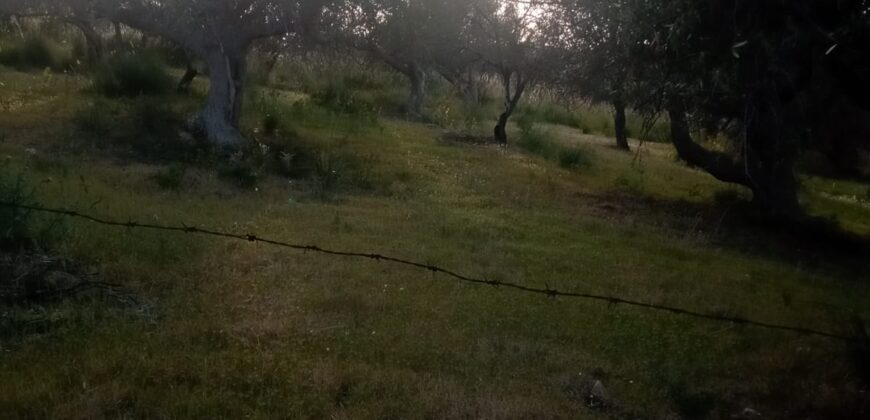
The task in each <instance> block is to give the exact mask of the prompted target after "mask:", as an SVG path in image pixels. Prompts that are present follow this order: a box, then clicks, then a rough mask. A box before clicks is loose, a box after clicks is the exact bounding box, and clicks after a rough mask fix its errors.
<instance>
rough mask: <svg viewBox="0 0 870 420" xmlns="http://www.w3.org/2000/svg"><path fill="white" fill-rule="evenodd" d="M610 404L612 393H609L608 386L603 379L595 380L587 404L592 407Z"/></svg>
mask: <svg viewBox="0 0 870 420" xmlns="http://www.w3.org/2000/svg"><path fill="white" fill-rule="evenodd" d="M609 404H610V395H609V394H608V393H607V388H605V387H604V384H602V383H601V381H595V383H594V384H592V389H591V390H589V398H587V399H586V405H588V406H589V407H590V408H602V407H607V406H608V405H609Z"/></svg>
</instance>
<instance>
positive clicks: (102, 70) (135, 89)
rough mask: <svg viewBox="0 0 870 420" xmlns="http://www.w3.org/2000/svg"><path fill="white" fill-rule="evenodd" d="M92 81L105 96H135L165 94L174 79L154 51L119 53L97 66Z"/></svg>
mask: <svg viewBox="0 0 870 420" xmlns="http://www.w3.org/2000/svg"><path fill="white" fill-rule="evenodd" d="M93 83H94V88H95V89H96V90H97V92H100V93H102V94H104V95H107V96H138V95H163V94H167V93H169V92H170V91H172V84H173V80H172V77H171V76H170V75H169V73H167V71H166V67H165V65H164V64H163V62H162V61H160V59H159V58H157V57H156V56H155V55H153V54H122V55H118V56H114V57H112V58H111V59H109V61H108V62H106V63H105V64H103V65H102V66H100V67H99V68H98V69H97V70H96V71H95V72H94V76H93Z"/></svg>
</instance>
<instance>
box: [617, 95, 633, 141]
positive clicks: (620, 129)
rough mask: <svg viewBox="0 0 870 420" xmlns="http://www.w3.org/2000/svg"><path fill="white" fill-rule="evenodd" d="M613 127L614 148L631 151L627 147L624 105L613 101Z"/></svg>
mask: <svg viewBox="0 0 870 420" xmlns="http://www.w3.org/2000/svg"><path fill="white" fill-rule="evenodd" d="M613 108H614V111H615V112H614V116H613V127H614V131H615V133H616V147H617V148H619V149H622V150H625V151H629V150H631V147H630V146H629V145H628V129H627V128H626V118H625V103H624V102H622V101H619V100H617V101H614V103H613Z"/></svg>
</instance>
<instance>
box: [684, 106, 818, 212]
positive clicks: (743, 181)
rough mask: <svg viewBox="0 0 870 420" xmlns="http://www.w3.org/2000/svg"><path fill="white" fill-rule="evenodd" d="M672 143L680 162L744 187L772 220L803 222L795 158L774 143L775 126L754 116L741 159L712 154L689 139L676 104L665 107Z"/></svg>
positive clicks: (686, 124) (685, 125) (786, 149)
mask: <svg viewBox="0 0 870 420" xmlns="http://www.w3.org/2000/svg"><path fill="white" fill-rule="evenodd" d="M668 116H669V117H670V120H671V141H672V142H673V144H674V147H675V148H676V150H677V154H678V155H679V157H680V159H682V160H683V161H685V162H686V163H688V164H689V165H691V166H694V167H697V168H699V169H702V170H704V171H705V172H707V173H709V174H710V175H712V176H714V177H715V178H716V179H718V180H720V181H723V182H727V183H732V184H737V185H741V186H744V187H746V188H748V189H749V190H751V191H752V195H753V202H754V203H755V204H756V205H757V207H758V208H759V209H760V210H761V211H762V212H763V213H764V214H765V215H766V216H768V217H769V218H770V219H771V220H777V221H782V222H802V221H804V220H805V219H806V215H805V213H804V212H803V210H802V208H801V206H800V202H799V200H798V194H797V192H798V184H797V181H796V179H795V176H794V168H793V164H794V154H793V153H792V151H790V150H789V148H788V147H784V145H783V144H781V143H780V142H776V141H773V137H771V136H776V133H773V132H771V130H775V128H773V127H775V126H774V124H773V123H772V122H771V121H770V120H769V119H767V118H765V116H764V115H756V118H755V119H754V121H753V122H750V123H749V124H748V127H747V129H746V134H745V135H746V139H745V147H744V149H745V150H744V151H743V156H742V159H735V158H734V157H732V156H729V155H727V154H725V153H721V152H716V151H711V150H708V149H706V148H704V147H703V146H701V145H699V144H698V143H696V142H695V141H694V139H692V136H691V134H690V129H689V123H688V119H687V117H686V111H685V108H684V106H683V105H682V103H680V102H679V101H671V103H670V104H669V105H668Z"/></svg>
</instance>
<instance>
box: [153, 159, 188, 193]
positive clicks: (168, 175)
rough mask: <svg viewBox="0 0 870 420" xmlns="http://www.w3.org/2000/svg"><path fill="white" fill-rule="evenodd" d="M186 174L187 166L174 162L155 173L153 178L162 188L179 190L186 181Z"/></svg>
mask: <svg viewBox="0 0 870 420" xmlns="http://www.w3.org/2000/svg"><path fill="white" fill-rule="evenodd" d="M185 175H187V168H186V167H184V166H183V165H180V164H173V165H170V166H169V167H168V168H166V169H164V170H161V171H160V172H158V173H157V174H156V175H154V177H153V179H154V181H155V182H157V186H158V187H160V189H163V190H171V191H178V190H180V189H181V186H182V184H183V183H184V177H185Z"/></svg>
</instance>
